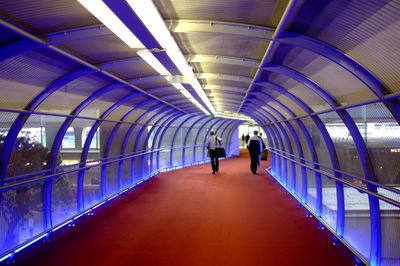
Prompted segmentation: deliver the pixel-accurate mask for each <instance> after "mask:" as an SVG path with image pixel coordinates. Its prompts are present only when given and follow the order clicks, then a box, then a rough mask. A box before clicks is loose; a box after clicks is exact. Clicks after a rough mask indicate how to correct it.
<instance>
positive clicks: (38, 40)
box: [0, 19, 187, 113]
mask: <svg viewBox="0 0 400 266" xmlns="http://www.w3.org/2000/svg"><path fill="white" fill-rule="evenodd" d="M0 26H3V27H5V28H7V29H8V30H10V31H12V32H14V33H17V34H18V35H20V36H22V37H24V38H27V39H28V40H31V41H33V42H35V43H38V44H40V45H43V46H45V47H46V48H48V49H50V50H52V51H54V52H56V53H57V54H59V55H62V56H65V57H66V58H68V59H71V60H72V61H74V62H76V63H78V64H81V65H82V66H84V67H87V68H89V69H92V70H94V71H96V72H99V73H102V74H103V75H105V76H107V77H109V78H111V79H114V80H115V81H118V82H121V83H122V84H124V85H127V86H129V87H131V88H133V89H135V90H137V91H139V92H142V93H143V94H146V95H148V96H149V97H151V98H153V99H156V100H158V101H160V102H163V103H164V104H166V105H169V106H171V107H173V108H175V109H177V110H179V111H181V112H183V113H187V112H186V111H185V110H182V109H181V108H179V107H176V106H174V105H172V104H170V103H169V102H166V101H163V100H162V99H160V98H158V97H156V96H154V95H152V94H149V93H147V92H146V91H145V90H143V89H141V88H139V87H138V86H136V85H133V84H131V83H130V82H128V81H126V80H123V79H121V78H119V77H117V76H116V75H114V74H112V73H109V72H107V71H104V70H102V69H101V68H99V67H97V66H95V65H93V64H91V63H89V62H87V61H85V60H82V59H80V58H78V57H76V56H74V55H72V54H70V53H68V52H66V51H64V50H62V49H60V48H58V47H55V46H53V45H51V44H50V45H49V44H48V43H47V42H46V41H45V40H44V39H42V38H39V37H36V36H34V35H32V34H30V33H28V32H26V31H24V30H22V29H20V28H18V27H16V26H14V25H12V24H10V23H8V22H7V21H5V20H3V19H0Z"/></svg>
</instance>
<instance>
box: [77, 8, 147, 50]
mask: <svg viewBox="0 0 400 266" xmlns="http://www.w3.org/2000/svg"><path fill="white" fill-rule="evenodd" d="M78 2H79V3H80V4H81V5H82V6H84V7H85V8H86V9H87V10H88V11H89V12H90V13H92V14H93V15H94V16H95V17H96V18H97V19H98V20H100V21H101V22H102V23H103V24H104V25H105V26H106V27H107V28H109V29H110V30H111V31H112V32H113V33H114V34H115V35H117V36H118V37H119V38H120V39H121V40H122V41H123V42H125V43H126V44H127V45H128V46H129V47H130V48H145V47H144V45H143V44H142V43H141V42H140V41H139V40H138V38H136V36H135V35H134V34H133V33H132V32H131V31H130V30H129V29H128V28H127V27H126V26H125V24H124V23H123V22H122V21H121V20H120V19H119V18H118V17H117V16H116V15H115V14H114V13H113V12H112V11H111V10H110V9H109V8H108V7H107V5H106V4H104V3H103V1H101V0H78Z"/></svg>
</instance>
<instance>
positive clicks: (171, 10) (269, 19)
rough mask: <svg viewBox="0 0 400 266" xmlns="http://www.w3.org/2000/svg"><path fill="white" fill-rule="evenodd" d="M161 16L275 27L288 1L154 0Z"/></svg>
mask: <svg viewBox="0 0 400 266" xmlns="http://www.w3.org/2000/svg"><path fill="white" fill-rule="evenodd" d="M154 2H155V4H156V5H157V8H158V9H159V10H160V13H161V15H162V16H163V18H164V19H199V20H218V21H230V22H239V23H250V24H255V25H261V26H270V27H275V26H276V25H277V24H278V21H279V18H280V17H281V15H282V14H283V11H284V8H285V7H286V4H287V2H288V1H287V0H284V1H282V0H281V1H278V0H268V1H266V0H265V1H258V0H248V1H241V0H221V1H211V0H207V1H197V0H186V1H180V0H156V1H154Z"/></svg>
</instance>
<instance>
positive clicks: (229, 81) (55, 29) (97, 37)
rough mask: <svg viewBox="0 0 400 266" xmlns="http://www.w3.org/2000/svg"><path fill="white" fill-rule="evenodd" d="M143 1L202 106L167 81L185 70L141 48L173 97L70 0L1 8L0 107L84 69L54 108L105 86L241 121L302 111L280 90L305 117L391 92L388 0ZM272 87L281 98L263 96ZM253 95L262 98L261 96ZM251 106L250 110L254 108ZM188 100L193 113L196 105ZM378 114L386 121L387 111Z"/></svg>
mask: <svg viewBox="0 0 400 266" xmlns="http://www.w3.org/2000/svg"><path fill="white" fill-rule="evenodd" d="M81 2H83V1H81ZM103 2H104V3H105V4H106V5H108V7H109V8H110V10H112V11H113V12H114V13H115V14H116V15H117V16H118V17H119V18H120V19H121V21H122V22H123V23H126V24H127V25H128V22H129V21H136V22H138V21H139V22H140V20H138V18H137V17H136V20H132V17H133V16H135V12H134V10H132V9H129V8H128V9H126V8H125V9H124V7H129V6H128V4H127V2H125V1H122V0H118V1H108V0H104V1H103ZM128 2H129V1H128ZM153 3H154V5H155V7H156V8H157V10H158V12H159V14H160V16H161V18H162V20H163V21H164V24H165V25H166V27H167V29H168V30H169V31H170V33H171V35H172V37H173V38H174V40H175V42H176V43H177V45H178V47H179V49H180V51H181V52H182V54H183V55H184V57H185V60H186V62H187V64H188V65H189V66H190V67H191V68H192V69H193V74H194V76H195V77H196V79H197V80H198V82H199V83H200V85H201V89H202V90H204V92H205V93H206V95H207V97H206V99H204V98H203V99H202V96H201V95H200V94H198V92H197V91H196V88H195V87H193V86H192V84H189V82H188V81H187V80H186V81H185V80H178V81H176V77H177V76H180V75H185V74H184V73H182V71H179V70H178V69H177V65H176V63H174V62H172V61H171V59H170V58H168V56H165V54H166V53H165V52H164V51H163V50H160V51H161V52H159V53H155V52H154V50H153V54H157V55H156V57H157V59H158V60H159V61H160V62H161V63H162V64H163V65H164V66H165V67H166V68H167V70H168V71H169V73H171V76H172V78H173V80H175V82H180V83H181V84H182V85H183V87H184V89H186V91H187V92H188V93H189V94H182V93H180V92H182V89H183V88H182V87H180V88H181V89H180V90H178V89H177V87H176V86H175V85H174V84H172V83H174V81H169V80H167V79H165V78H164V77H163V76H162V75H160V74H159V73H158V72H157V71H156V70H155V69H154V68H153V67H151V66H150V65H149V64H148V63H147V62H146V60H144V59H143V57H140V56H139V54H138V51H139V50H141V49H140V48H130V47H129V46H128V45H126V44H125V43H124V42H123V41H122V40H121V39H120V38H118V37H117V36H116V35H115V34H114V33H113V32H112V31H111V30H110V29H108V28H107V27H106V26H104V25H103V24H102V23H101V22H100V21H99V20H98V19H97V18H96V17H95V16H94V15H93V14H92V13H90V12H89V11H88V10H87V9H86V8H85V7H84V6H82V5H81V4H80V3H79V2H78V1H73V0H71V1H62V2H60V1H48V0H39V1H11V0H4V1H1V3H0V16H1V19H2V20H1V21H2V23H1V25H2V26H3V27H2V28H1V29H0V33H1V36H2V37H1V40H0V46H1V50H2V57H0V60H1V62H0V69H1V70H2V71H1V73H6V75H5V74H3V75H2V76H1V77H0V79H1V81H2V84H10V85H11V84H12V86H14V87H17V88H18V89H17V91H18V93H14V94H13V95H7V96H10V97H9V98H8V99H7V102H2V104H4V106H5V107H11V108H23V107H25V106H26V105H27V104H28V103H29V101H30V100H32V99H33V98H34V97H35V95H37V94H38V93H39V92H40V88H43V87H45V86H46V85H47V84H49V83H50V81H53V80H56V79H57V78H58V79H63V78H65V77H66V78H67V79H68V77H69V76H70V75H71V74H72V75H73V73H74V71H77V69H79V68H81V67H87V68H89V69H92V70H94V71H88V72H85V73H84V74H82V73H81V74H82V75H79V76H78V77H74V78H72V79H71V80H69V82H68V84H67V83H66V84H64V85H65V86H64V87H63V89H62V91H63V92H69V94H68V96H67V97H68V100H67V101H65V103H66V105H67V106H66V109H68V108H67V107H68V106H70V105H71V104H73V103H75V102H78V100H77V99H75V98H79V97H87V96H89V95H90V94H91V93H92V92H93V91H94V89H92V87H97V88H98V87H102V86H105V85H106V84H109V83H110V82H122V83H123V84H125V85H126V86H127V87H130V88H131V89H132V90H133V91H139V92H141V93H143V94H145V98H146V99H147V98H149V97H150V98H154V99H156V100H159V101H161V102H164V103H166V104H168V105H170V106H173V107H174V108H177V109H178V110H180V111H182V112H184V113H202V111H201V110H203V111H204V110H206V113H208V112H210V111H211V112H213V110H211V109H210V108H209V107H208V106H207V102H208V101H209V102H210V103H211V104H212V107H213V108H215V111H216V112H217V113H226V114H232V113H242V114H244V113H247V114H248V115H250V116H252V112H253V111H252V106H258V105H260V104H262V103H265V104H267V103H269V104H272V105H274V104H275V103H274V101H275V102H276V101H278V102H279V103H281V104H283V105H285V106H288V107H289V108H290V109H291V110H292V111H293V112H294V114H295V115H297V116H299V115H304V114H305V113H304V112H303V111H302V110H301V108H300V109H299V108H298V107H297V106H296V104H293V103H291V102H290V100H288V99H287V96H285V95H286V93H285V91H288V92H290V93H291V94H293V95H295V96H296V97H298V98H299V99H301V100H302V101H303V102H304V103H305V104H306V105H307V106H308V107H309V108H310V110H311V111H312V112H318V111H322V110H327V109H330V108H335V107H339V106H349V105H354V104H359V103H364V102H368V101H374V100H381V99H382V97H387V96H388V95H392V94H393V93H398V91H399V86H398V85H399V79H398V76H399V74H400V73H399V69H400V65H399V64H400V63H399V60H397V59H398V58H399V57H400V54H399V52H398V50H396V49H390V47H393V46H394V45H396V44H397V43H398V42H399V41H400V40H398V39H399V37H398V36H400V34H398V33H400V32H399V31H400V27H399V26H400V25H399V21H398V19H396V18H397V17H399V16H400V14H399V13H400V11H399V9H398V8H397V6H398V5H399V4H398V3H396V1H379V2H370V1H323V2H321V1H319V2H315V1H305V0H303V1H278V0H275V1H273V0H271V1H256V0H252V1H249V0H248V1H239V0H235V1H201V2H198V1H194V0H192V1H178V0H176V1H173V0H168V1H165V0H155V1H153ZM371 23H373V26H372V24H371ZM134 26H135V27H136V28H138V27H139V26H138V25H134ZM141 27H142V28H143V25H142V26H141ZM143 29H144V30H143ZM143 29H142V32H141V33H140V32H139V33H138V32H134V33H135V35H136V37H137V38H138V39H139V40H140V41H141V42H142V43H143V44H144V45H145V47H146V48H147V49H149V50H151V49H150V48H157V47H160V48H161V49H162V48H163V47H162V45H160V44H159V43H158V42H157V39H156V38H154V36H152V35H151V34H149V32H148V31H147V32H145V31H146V28H145V27H144V28H143ZM157 49H158V48H157ZM157 51H158V50H157ZM378 58H379V60H377V59H378ZM178 68H179V66H178ZM7 69H10V70H9V71H8V72H7V71H6V70H7ZM11 69H12V70H11ZM32 77H34V78H35V79H34V80H33V79H32ZM5 86H6V85H5ZM274 86H278V87H279V88H280V89H281V90H279V89H278V90H277V89H276V88H275V89H272V88H271V87H274ZM121 90H122V91H124V89H121ZM125 90H126V89H125ZM262 91H264V92H265V93H266V94H267V95H270V96H271V97H272V98H271V99H266V98H265V97H264V96H263V95H264V94H262V93H260V92H262ZM121 93H122V92H121ZM60 94H62V92H61V91H57V93H56V94H54V95H55V97H59V95H60ZM57 95H58V96H57ZM107 97H109V98H107ZM107 97H106V96H104V97H103V100H105V101H109V102H113V101H114V100H115V99H117V98H118V97H116V96H115V94H113V96H111V95H110V96H107ZM113 97H114V98H113ZM327 97H328V98H329V99H330V100H327ZM190 98H192V100H190ZM254 98H255V99H259V100H261V102H258V104H254ZM196 101H197V102H198V103H199V104H200V105H201V106H202V107H201V108H204V109H201V108H200V109H199V107H198V106H199V105H195V104H194V102H196ZM329 101H334V105H332V103H331V102H329ZM45 103H46V104H45V105H41V106H42V108H44V109H48V108H52V106H53V107H54V104H56V105H57V107H58V108H59V104H58V103H56V101H52V100H51V99H47V100H46V102H45ZM275 107H276V110H277V111H278V112H280V113H282V114H285V113H286V112H287V110H285V109H283V108H282V107H281V106H279V104H278V105H276V106H275ZM387 107H388V108H389V110H391V112H392V114H393V115H394V116H395V117H396V116H397V113H396V111H395V110H394V109H395V108H393V107H391V106H390V104H389V105H387ZM245 109H246V110H247V111H245ZM254 118H255V117H254ZM396 119H397V120H398V118H397V117H396ZM259 122H262V123H265V122H266V121H259Z"/></svg>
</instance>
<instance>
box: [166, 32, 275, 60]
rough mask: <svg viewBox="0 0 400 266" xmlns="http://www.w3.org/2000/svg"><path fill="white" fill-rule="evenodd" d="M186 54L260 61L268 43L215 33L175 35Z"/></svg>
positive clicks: (256, 39)
mask: <svg viewBox="0 0 400 266" xmlns="http://www.w3.org/2000/svg"><path fill="white" fill-rule="evenodd" d="M173 35H174V38H175V40H176V41H177V43H178V45H179V46H180V48H181V50H182V52H183V53H184V54H209V55H220V56H232V57H240V58H248V59H255V60H260V59H261V58H262V56H263V55H264V53H265V50H266V49H267V46H268V41H263V40H260V39H258V38H249V37H245V36H238V35H229V34H214V33H174V34H173Z"/></svg>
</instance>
